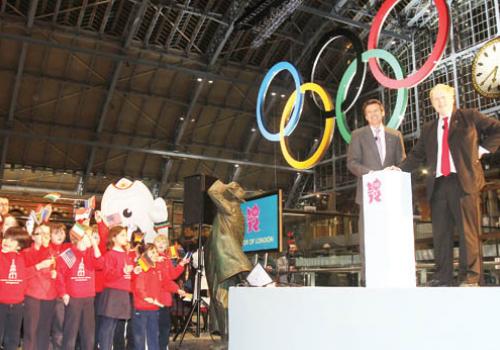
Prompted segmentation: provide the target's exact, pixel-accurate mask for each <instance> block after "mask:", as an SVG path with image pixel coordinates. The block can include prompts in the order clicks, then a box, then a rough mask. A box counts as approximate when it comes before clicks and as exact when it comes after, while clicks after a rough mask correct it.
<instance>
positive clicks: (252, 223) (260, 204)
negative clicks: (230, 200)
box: [241, 191, 281, 252]
mask: <svg viewBox="0 0 500 350" xmlns="http://www.w3.org/2000/svg"><path fill="white" fill-rule="evenodd" d="M241 211H242V213H243V216H244V218H245V237H244V240H243V251H244V252H256V251H272V250H277V251H279V250H280V248H281V244H280V243H281V242H280V239H281V192H280V191H278V192H274V193H271V194H267V195H262V196H259V197H255V198H250V199H248V200H246V201H245V202H244V203H242V204H241Z"/></svg>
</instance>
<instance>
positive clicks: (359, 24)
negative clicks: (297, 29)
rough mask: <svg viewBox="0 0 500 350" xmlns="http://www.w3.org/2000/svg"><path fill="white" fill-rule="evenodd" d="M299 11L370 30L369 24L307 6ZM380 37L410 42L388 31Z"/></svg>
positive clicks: (408, 39)
mask: <svg viewBox="0 0 500 350" xmlns="http://www.w3.org/2000/svg"><path fill="white" fill-rule="evenodd" d="M299 11H302V12H305V13H308V14H311V15H315V16H318V17H322V18H326V19H329V20H331V21H335V22H339V23H343V24H347V25H350V26H353V27H357V28H363V29H366V30H370V28H371V25H370V24H369V23H362V22H358V21H355V20H352V19H350V18H347V17H344V16H340V15H338V14H336V13H331V12H324V11H321V10H318V9H315V8H312V7H308V6H301V7H299ZM380 35H381V36H389V37H394V38H398V39H401V40H404V41H411V38H410V36H409V35H403V34H399V33H396V32H393V31H389V30H382V31H381V32H380Z"/></svg>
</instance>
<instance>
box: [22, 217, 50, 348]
mask: <svg viewBox="0 0 500 350" xmlns="http://www.w3.org/2000/svg"><path fill="white" fill-rule="evenodd" d="M31 238H32V239H33V244H32V245H31V247H30V248H28V249H25V250H23V254H24V256H25V261H26V265H27V266H29V265H31V264H32V261H33V260H38V261H41V260H45V259H50V260H51V261H52V262H53V263H51V264H50V266H48V267H46V268H44V269H41V270H40V271H36V272H35V273H34V274H33V275H32V276H30V277H29V278H28V280H27V287H26V299H25V300H24V320H23V350H37V349H48V348H49V342H50V328H51V325H52V320H53V318H54V312H55V305H56V298H57V291H56V270H55V258H54V257H52V256H51V255H50V251H49V248H48V247H49V243H50V227H49V226H47V225H40V226H37V227H35V229H34V230H33V234H32V236H31Z"/></svg>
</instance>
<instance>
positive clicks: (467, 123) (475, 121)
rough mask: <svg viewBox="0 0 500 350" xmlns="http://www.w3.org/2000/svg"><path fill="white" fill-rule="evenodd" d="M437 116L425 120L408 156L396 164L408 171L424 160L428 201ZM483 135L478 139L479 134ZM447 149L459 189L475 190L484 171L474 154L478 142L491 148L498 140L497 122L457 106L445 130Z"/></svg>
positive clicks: (434, 162) (499, 128)
mask: <svg viewBox="0 0 500 350" xmlns="http://www.w3.org/2000/svg"><path fill="white" fill-rule="evenodd" d="M437 126H438V118H436V119H435V120H432V121H430V122H428V123H426V124H425V125H424V127H423V130H422V133H421V136H420V139H419V140H418V142H417V144H416V145H415V147H413V150H412V152H411V153H410V154H409V155H408V158H406V160H405V161H404V162H403V163H402V164H401V165H400V168H401V170H403V171H412V170H415V169H416V168H418V167H419V166H420V165H422V164H425V166H426V167H428V168H429V175H428V176H427V179H426V185H427V199H428V200H429V201H430V199H431V197H432V191H433V188H434V181H435V178H436V165H437V146H438V143H437ZM481 137H482V138H483V139H482V141H481V143H479V142H480V138H481ZM448 144H449V147H450V153H451V156H452V158H453V162H454V163H455V167H456V170H457V176H458V179H459V182H460V185H461V186H462V189H463V190H464V191H465V192H466V193H469V194H473V193H478V192H479V191H480V190H481V188H482V187H483V186H484V183H485V182H484V173H483V168H482V167H481V163H480V162H479V158H478V148H479V144H481V146H482V147H484V148H486V149H487V150H489V151H490V152H492V153H493V152H495V151H496V150H497V149H498V146H499V144H500V122H499V121H498V120H496V119H494V118H488V117H487V116H485V115H483V114H481V113H479V112H478V111H477V110H475V109H458V110H456V111H454V112H453V114H452V115H451V124H450V130H449V134H448Z"/></svg>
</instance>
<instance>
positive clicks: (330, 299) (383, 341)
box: [229, 287, 500, 350]
mask: <svg viewBox="0 0 500 350" xmlns="http://www.w3.org/2000/svg"><path fill="white" fill-rule="evenodd" d="M499 316H500V288H498V287H483V288H399V289H396V288H394V289H383V288H380V289H379V288H351V287H330V288H326V287H325V288H320V287H319V288H310V287H303V288H231V290H230V293H229V349H231V350H246V349H249V350H256V349H258V350H266V349H273V350H280V349H287V350H293V349H301V350H302V349H338V350H348V349H353V350H354V349H356V350H360V349H362V350H377V349H380V350H389V349H394V350H413V349H415V350H416V349H419V350H421V349H426V350H434V349H436V350H437V349H439V350H447V349H450V350H451V349H453V350H459V349H464V350H465V349H467V350H470V349H481V350H486V349H495V350H496V349H498V348H499V345H498V339H497V334H498V332H499V331H498V330H499V322H498V319H499Z"/></svg>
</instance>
